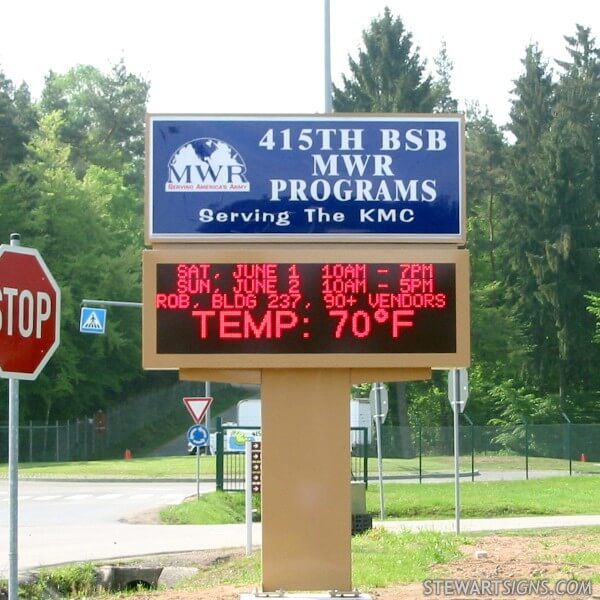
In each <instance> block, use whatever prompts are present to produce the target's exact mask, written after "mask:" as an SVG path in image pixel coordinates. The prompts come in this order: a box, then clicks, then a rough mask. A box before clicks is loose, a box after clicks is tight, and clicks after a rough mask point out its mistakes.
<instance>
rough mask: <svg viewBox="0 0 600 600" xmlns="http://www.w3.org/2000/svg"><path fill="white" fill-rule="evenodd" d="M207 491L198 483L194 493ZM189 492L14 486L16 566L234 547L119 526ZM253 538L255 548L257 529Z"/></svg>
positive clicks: (233, 538) (233, 542)
mask: <svg viewBox="0 0 600 600" xmlns="http://www.w3.org/2000/svg"><path fill="white" fill-rule="evenodd" d="M209 489H214V485H213V484H203V487H202V490H201V491H207V490H209ZM195 493H196V484H195V482H183V483H176V482H153V483H151V482H143V483H142V482H139V483H138V482H126V483H125V482H101V483H100V482H69V483H67V482H48V481H45V482H42V481H21V482H20V484H19V495H20V502H19V508H20V511H19V568H20V570H26V569H31V568H35V567H39V566H48V565H54V564H60V563H67V562H75V561H90V560H94V561H96V560H104V559H111V558H121V557H128V556H140V555H147V554H157V553H164V552H182V551H189V550H206V549H213V548H232V547H242V546H244V545H245V543H246V537H245V535H246V529H245V525H145V524H131V523H126V522H122V521H120V520H122V519H125V518H127V517H129V516H131V515H133V514H137V513H139V512H140V511H144V510H148V509H150V508H155V507H158V506H162V505H166V504H173V503H175V502H179V501H181V500H183V498H185V497H186V496H189V495H193V494H195ZM7 498H8V483H7V482H6V481H2V482H0V506H4V507H5V508H4V510H1V511H0V577H6V576H7V573H8V542H9V540H8V502H7ZM378 524H379V525H382V526H384V527H385V528H386V529H390V530H399V529H410V530H422V529H427V530H438V531H454V520H453V519H445V520H427V521H386V522H385V523H383V524H380V523H378ZM577 525H600V515H590V516H581V515H579V516H572V517H565V516H560V517H516V518H500V519H463V520H462V521H461V530H462V531H463V532H469V531H495V530H501V529H530V528H540V527H549V528H555V527H567V526H577ZM253 529H254V533H253V540H254V543H255V544H257V545H259V544H260V543H261V530H260V524H256V525H254V528H253Z"/></svg>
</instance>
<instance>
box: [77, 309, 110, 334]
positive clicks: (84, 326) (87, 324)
mask: <svg viewBox="0 0 600 600" xmlns="http://www.w3.org/2000/svg"><path fill="white" fill-rule="evenodd" d="M105 330H106V309H105V308H94V307H90V306H82V307H81V318H80V319H79V331H80V333H104V332H105Z"/></svg>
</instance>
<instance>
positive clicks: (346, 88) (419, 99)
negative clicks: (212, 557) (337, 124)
mask: <svg viewBox="0 0 600 600" xmlns="http://www.w3.org/2000/svg"><path fill="white" fill-rule="evenodd" d="M362 39H363V44H364V49H359V51H358V60H357V61H355V60H354V59H353V58H351V57H348V63H349V66H350V73H351V74H350V76H349V77H346V75H342V82H343V86H342V87H341V88H338V87H337V86H336V85H334V86H333V108H334V110H335V111H337V112H431V111H432V110H433V107H434V105H435V102H436V100H437V95H436V92H435V91H434V90H433V88H432V80H431V77H430V76H426V75H425V65H424V63H422V62H421V58H420V56H419V52H418V49H416V48H413V42H412V34H410V33H408V32H407V31H406V30H405V28H404V24H403V23H402V20H401V19H400V18H399V17H393V16H392V14H391V12H390V10H389V8H387V7H386V8H385V10H384V14H383V16H382V17H380V18H378V19H373V21H372V22H371V25H370V27H369V29H368V30H365V31H363V35H362Z"/></svg>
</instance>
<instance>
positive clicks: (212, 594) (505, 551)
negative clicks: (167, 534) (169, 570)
mask: <svg viewBox="0 0 600 600" xmlns="http://www.w3.org/2000/svg"><path fill="white" fill-rule="evenodd" d="M584 550H592V551H600V539H598V536H597V535H596V536H594V535H591V534H576V535H575V534H574V535H572V536H568V537H567V536H565V535H558V534H557V535H552V534H549V535H545V536H543V537H542V536H531V537H530V536H525V535H517V536H497V535H489V536H484V537H476V538H473V543H472V544H468V545H465V546H463V547H462V552H463V556H462V558H460V559H457V560H455V561H453V562H451V563H448V564H446V565H440V566H439V567H437V568H436V569H435V570H434V571H433V574H432V580H431V581H429V582H428V583H421V582H419V583H411V584H403V585H395V586H390V587H387V588H376V589H370V590H369V589H365V590H361V591H363V592H366V593H369V594H371V595H372V597H373V599H374V600H420V599H423V600H424V599H426V598H429V599H432V598H444V599H446V598H448V599H451V598H452V599H459V598H460V599H468V598H474V599H485V600H500V599H501V600H510V599H517V598H518V599H519V600H537V599H548V598H564V599H566V600H584V599H586V600H587V599H589V598H600V586H599V585H598V584H596V585H595V586H594V589H593V595H590V594H588V593H584V594H577V593H565V592H566V591H568V590H562V592H563V593H561V594H559V595H553V594H552V593H551V592H552V591H553V590H554V589H555V582H556V581H557V580H571V581H572V580H573V579H575V578H578V579H580V580H581V581H587V580H589V579H590V578H591V577H592V576H593V575H596V576H597V575H598V574H600V566H598V565H577V564H571V563H569V562H567V561H566V559H565V556H566V555H567V554H569V553H572V552H582V551H584ZM482 551H483V552H485V553H486V555H485V556H482V557H480V558H478V557H477V556H476V553H479V554H481V552H482ZM240 554H241V550H240V551H239V552H238V551H236V552H233V553H232V552H229V553H228V554H226V555H225V554H224V553H223V551H209V552H187V553H182V554H171V555H165V556H160V557H152V558H151V559H136V560H135V562H136V563H138V564H146V563H148V562H152V563H153V564H157V562H159V563H160V564H163V565H164V566H167V565H168V566H195V567H200V568H202V567H206V566H207V565H210V564H212V563H214V562H215V561H216V560H223V559H227V558H229V557H231V556H236V555H240ZM128 562H130V561H128ZM465 580H469V581H471V582H474V583H475V585H476V586H477V585H478V586H479V588H477V587H473V588H470V591H469V592H468V593H460V590H457V589H456V588H455V587H453V586H454V585H455V582H457V581H465ZM436 582H437V583H436ZM444 582H446V583H444ZM484 582H489V583H488V584H486V585H487V586H488V587H487V589H486V588H483V589H482V587H481V586H482V584H484ZM536 582H537V583H536ZM541 582H546V584H543V583H541ZM571 585H576V584H571ZM436 586H437V588H436ZM444 586H446V587H445V588H444ZM494 586H495V588H494ZM519 586H520V587H519ZM527 586H538V590H537V591H538V592H539V593H529V594H528V593H527V589H526V588H527ZM490 590H491V593H489V592H490ZM253 591H254V588H253V586H248V585H245V586H237V585H227V586H218V587H213V588H202V589H196V590H181V591H175V590H169V591H162V592H153V593H145V594H137V595H133V596H132V595H128V596H127V599H128V600H199V599H201V600H239V598H240V595H241V594H242V593H252V592H253ZM529 591H535V590H534V589H531V588H530V590H529ZM584 591H585V590H584ZM428 592H429V593H428ZM436 592H437V593H436ZM485 592H488V593H485ZM511 592H513V593H511ZM571 592H574V590H571ZM117 597H118V596H117ZM123 597H124V596H123Z"/></svg>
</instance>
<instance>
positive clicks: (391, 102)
mask: <svg viewBox="0 0 600 600" xmlns="http://www.w3.org/2000/svg"><path fill="white" fill-rule="evenodd" d="M362 39H363V44H364V49H360V50H359V53H358V60H357V61H355V60H354V59H352V58H351V57H349V58H348V62H349V66H350V73H351V74H350V76H349V77H346V76H345V75H343V76H342V82H343V86H342V88H338V87H336V86H335V85H334V86H333V108H334V110H335V111H338V112H383V113H395V112H423V113H426V112H432V111H433V109H434V106H435V104H436V101H437V100H438V99H440V98H441V96H442V95H445V93H446V90H445V89H442V88H441V87H440V88H437V89H435V88H434V85H433V82H432V78H431V76H428V75H426V74H425V64H424V63H423V62H421V59H420V56H419V51H418V49H417V48H413V42H412V35H411V34H410V33H409V32H407V31H406V30H405V28H404V24H403V23H402V20H401V19H400V18H399V17H392V14H391V12H390V10H389V8H387V7H386V9H385V10H384V14H383V16H382V17H380V18H379V19H374V20H373V21H372V22H371V25H370V27H369V29H368V30H366V31H364V32H363V35H362ZM445 68H446V69H447V73H448V76H449V70H450V68H449V61H448V63H446V64H445ZM388 387H389V402H390V407H391V410H390V415H389V417H388V423H389V424H391V425H408V399H407V394H406V384H405V383H404V382H396V383H391V384H389V386H388ZM391 442H392V443H394V440H391ZM400 445H401V447H402V454H403V456H411V455H412V454H413V450H412V445H411V440H410V438H409V436H402V437H401V440H400Z"/></svg>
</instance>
